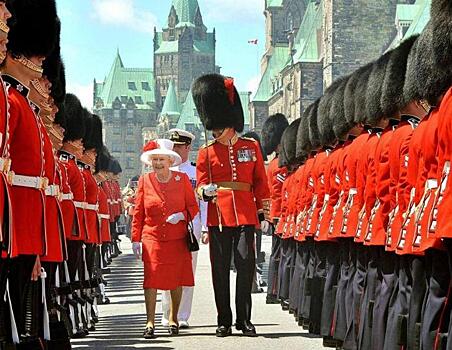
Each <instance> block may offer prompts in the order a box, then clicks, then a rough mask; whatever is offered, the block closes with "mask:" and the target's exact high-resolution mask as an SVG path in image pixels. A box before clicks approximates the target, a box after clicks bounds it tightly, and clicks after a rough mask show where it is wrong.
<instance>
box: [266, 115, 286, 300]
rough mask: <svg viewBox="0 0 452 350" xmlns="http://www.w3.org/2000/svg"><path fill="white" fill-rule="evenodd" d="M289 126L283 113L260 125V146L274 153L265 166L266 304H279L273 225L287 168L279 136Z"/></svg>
mask: <svg viewBox="0 0 452 350" xmlns="http://www.w3.org/2000/svg"><path fill="white" fill-rule="evenodd" d="M287 126H289V123H288V121H287V119H286V117H285V116H284V115H283V114H275V115H272V116H270V117H269V118H268V119H267V120H266V121H265V122H264V125H263V126H262V147H263V149H264V152H265V153H266V155H267V156H270V155H272V154H275V156H274V158H273V159H272V160H271V161H270V164H269V165H268V167H267V179H268V187H269V189H270V198H271V203H270V217H269V218H268V219H269V220H270V222H271V224H272V231H273V235H272V250H271V255H270V261H269V265H268V281H267V284H268V289H267V300H266V302H267V304H279V300H278V299H277V294H278V289H277V281H278V269H279V260H280V246H281V239H280V237H279V236H278V235H277V234H276V231H275V227H276V225H277V224H278V221H279V219H280V217H281V202H282V187H283V183H284V181H285V179H286V177H287V168H286V167H281V168H280V167H279V165H278V161H279V152H280V147H281V146H280V143H281V137H282V134H283V132H284V130H285V129H286V128H287Z"/></svg>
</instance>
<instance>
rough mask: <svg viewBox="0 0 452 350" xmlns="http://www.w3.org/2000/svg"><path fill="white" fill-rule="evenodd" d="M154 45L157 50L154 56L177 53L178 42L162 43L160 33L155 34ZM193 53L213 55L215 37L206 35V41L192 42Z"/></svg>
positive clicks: (210, 34) (211, 34)
mask: <svg viewBox="0 0 452 350" xmlns="http://www.w3.org/2000/svg"><path fill="white" fill-rule="evenodd" d="M155 39H156V42H155V45H156V47H157V49H156V50H155V53H156V54H170V53H172V54H175V53H178V52H179V41H177V40H175V41H164V40H163V38H162V33H157V35H156V37H155ZM193 50H194V52H199V53H205V54H214V53H215V37H214V34H213V33H207V37H206V40H205V41H204V40H194V41H193Z"/></svg>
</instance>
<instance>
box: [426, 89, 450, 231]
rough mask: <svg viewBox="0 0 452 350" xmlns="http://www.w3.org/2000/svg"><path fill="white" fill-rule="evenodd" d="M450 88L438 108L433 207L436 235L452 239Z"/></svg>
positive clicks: (432, 216) (432, 222)
mask: <svg viewBox="0 0 452 350" xmlns="http://www.w3.org/2000/svg"><path fill="white" fill-rule="evenodd" d="M451 113H452V88H450V89H449V90H448V91H447V93H446V95H444V98H443V100H442V102H441V105H440V107H439V117H438V118H439V122H438V123H439V124H438V151H437V155H438V169H440V172H438V184H439V188H438V191H437V195H436V199H435V200H436V203H435V207H436V208H437V214H438V216H437V226H436V235H437V236H438V237H441V238H452V220H451V216H450V213H451V212H452V183H451V180H450V176H449V175H450V160H451V154H452V141H451V136H450V135H452V118H451ZM435 213H436V211H435V209H433V210H432V215H431V224H430V231H434V229H435Z"/></svg>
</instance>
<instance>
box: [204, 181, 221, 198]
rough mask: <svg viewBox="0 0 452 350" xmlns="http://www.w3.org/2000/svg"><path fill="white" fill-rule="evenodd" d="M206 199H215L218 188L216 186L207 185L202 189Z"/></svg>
mask: <svg viewBox="0 0 452 350" xmlns="http://www.w3.org/2000/svg"><path fill="white" fill-rule="evenodd" d="M202 190H203V192H204V195H205V196H206V197H215V196H216V195H217V190H218V186H217V185H216V184H209V185H206V186H204V187H203V188H202Z"/></svg>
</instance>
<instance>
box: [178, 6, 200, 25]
mask: <svg viewBox="0 0 452 350" xmlns="http://www.w3.org/2000/svg"><path fill="white" fill-rule="evenodd" d="M172 6H174V9H175V10H176V14H177V17H178V19H179V23H178V24H177V27H181V26H182V27H183V26H185V25H186V26H189V27H190V26H194V25H195V24H194V23H195V15H196V11H197V10H198V7H199V5H198V1H197V0H173V4H172Z"/></svg>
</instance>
